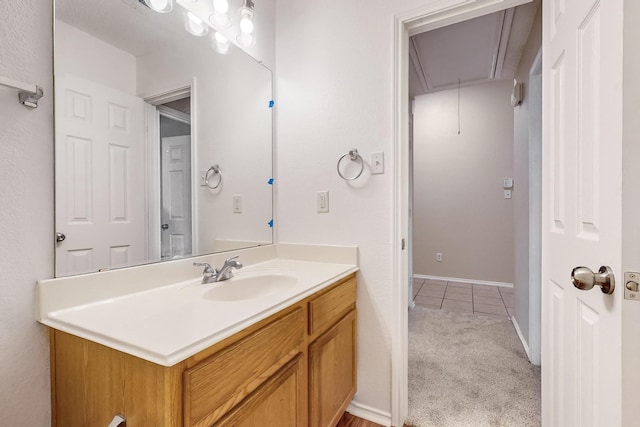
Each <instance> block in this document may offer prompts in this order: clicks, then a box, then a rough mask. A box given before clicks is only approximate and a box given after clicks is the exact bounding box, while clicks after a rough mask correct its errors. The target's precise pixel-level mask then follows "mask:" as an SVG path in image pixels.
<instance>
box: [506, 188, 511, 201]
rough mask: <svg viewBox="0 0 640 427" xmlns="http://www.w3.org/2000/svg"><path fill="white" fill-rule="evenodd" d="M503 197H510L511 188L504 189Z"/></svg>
mask: <svg viewBox="0 0 640 427" xmlns="http://www.w3.org/2000/svg"><path fill="white" fill-rule="evenodd" d="M504 198H505V199H510V198H511V190H504Z"/></svg>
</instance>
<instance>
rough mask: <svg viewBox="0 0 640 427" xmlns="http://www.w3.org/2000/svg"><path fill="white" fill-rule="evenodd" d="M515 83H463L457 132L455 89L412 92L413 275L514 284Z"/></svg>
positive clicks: (521, 183)
mask: <svg viewBox="0 0 640 427" xmlns="http://www.w3.org/2000/svg"><path fill="white" fill-rule="evenodd" d="M512 86H513V84H512V82H511V81H504V80H503V81H498V82H492V83H485V84H481V85H474V86H468V87H463V88H461V89H460V134H458V90H457V89H452V90H445V91H440V92H435V93H431V94H428V95H422V96H418V97H416V98H415V101H414V110H413V111H414V113H413V121H414V128H413V129H414V149H413V151H414V162H413V165H414V173H413V175H414V184H413V185H414V193H413V202H414V211H413V212H414V219H413V254H414V255H413V268H414V274H418V275H430V276H441V277H454V278H463V279H472V280H483V281H492V282H504V283H513V264H514V257H513V245H514V242H513V201H514V200H513V199H505V198H504V190H503V187H502V180H503V178H512V177H513V108H512V107H511V104H510V96H511V91H512ZM526 182H527V180H526V179H525V180H521V181H518V180H516V181H515V188H514V190H513V193H516V192H517V191H521V190H520V189H521V188H526ZM436 252H440V253H442V255H443V259H442V261H441V262H438V261H436Z"/></svg>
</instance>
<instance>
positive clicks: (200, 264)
mask: <svg viewBox="0 0 640 427" xmlns="http://www.w3.org/2000/svg"><path fill="white" fill-rule="evenodd" d="M193 266H194V267H204V270H203V271H202V272H203V273H205V274H207V273H215V272H216V269H215V268H213V267H211V265H210V264H209V263H208V262H194V263H193Z"/></svg>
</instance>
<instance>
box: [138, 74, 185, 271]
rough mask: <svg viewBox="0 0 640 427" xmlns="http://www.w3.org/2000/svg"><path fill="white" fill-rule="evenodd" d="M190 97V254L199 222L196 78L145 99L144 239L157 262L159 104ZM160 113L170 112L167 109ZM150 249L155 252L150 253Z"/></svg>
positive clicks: (158, 245)
mask: <svg viewBox="0 0 640 427" xmlns="http://www.w3.org/2000/svg"><path fill="white" fill-rule="evenodd" d="M186 97H190V99H191V102H190V104H191V107H190V108H191V117H190V123H191V174H192V176H191V216H192V218H191V233H192V235H191V253H192V254H196V249H197V248H198V242H197V236H198V224H197V222H196V221H194V218H195V216H196V209H197V206H198V201H197V193H196V191H197V179H195V177H196V174H197V173H198V172H197V169H196V165H197V163H196V158H197V140H198V135H197V114H196V99H195V98H196V79H195V77H194V78H193V80H192V81H191V82H189V83H188V84H185V85H183V86H179V87H177V88H175V89H170V90H166V91H164V92H160V93H158V94H155V95H150V96H147V97H145V98H144V102H145V104H146V105H145V116H146V129H145V130H146V141H145V158H146V169H147V170H146V175H147V179H146V183H147V184H146V187H147V188H146V197H145V203H146V208H147V216H148V217H147V220H148V221H147V224H148V230H147V236H148V237H147V240H148V243H149V253H148V255H149V258H152V257H155V259H156V260H157V261H160V259H161V256H160V255H161V249H160V247H161V232H160V223H161V221H160V216H159V215H155V214H156V213H159V212H160V211H161V209H162V204H161V197H160V161H161V160H160V114H161V113H160V111H159V109H158V106H159V105H161V104H166V103H167V102H171V101H176V100H178V99H183V98H186ZM162 114H166V115H170V114H169V113H168V112H167V111H165V112H163V113H162ZM173 116H174V117H172V118H174V119H176V120H180V117H179V115H176V114H173ZM151 251H155V252H154V253H151Z"/></svg>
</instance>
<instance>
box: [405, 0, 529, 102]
mask: <svg viewBox="0 0 640 427" xmlns="http://www.w3.org/2000/svg"><path fill="white" fill-rule="evenodd" d="M538 3H539V2H533V3H528V4H525V5H522V6H518V7H516V8H512V9H507V10H504V11H501V12H496V13H492V14H489V15H484V16H480V17H478V18H474V19H470V20H467V21H463V22H460V23H457V24H453V25H449V26H446V27H442V28H438V29H435V30H431V31H427V32H425V33H421V34H417V35H415V36H412V37H411V38H410V44H409V58H410V67H409V96H410V97H411V98H413V97H415V96H418V95H423V94H426V93H429V92H436V91H439V90H445V89H451V88H455V87H457V86H458V82H460V85H461V86H469V85H473V84H479V83H483V82H488V81H493V80H504V79H513V78H514V76H515V73H516V71H517V68H518V64H519V63H520V57H521V56H522V51H523V50H524V47H525V44H526V42H527V39H528V38H529V33H530V31H531V27H532V25H533V21H534V19H535V15H536V12H537V9H538V7H539V6H538Z"/></svg>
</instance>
